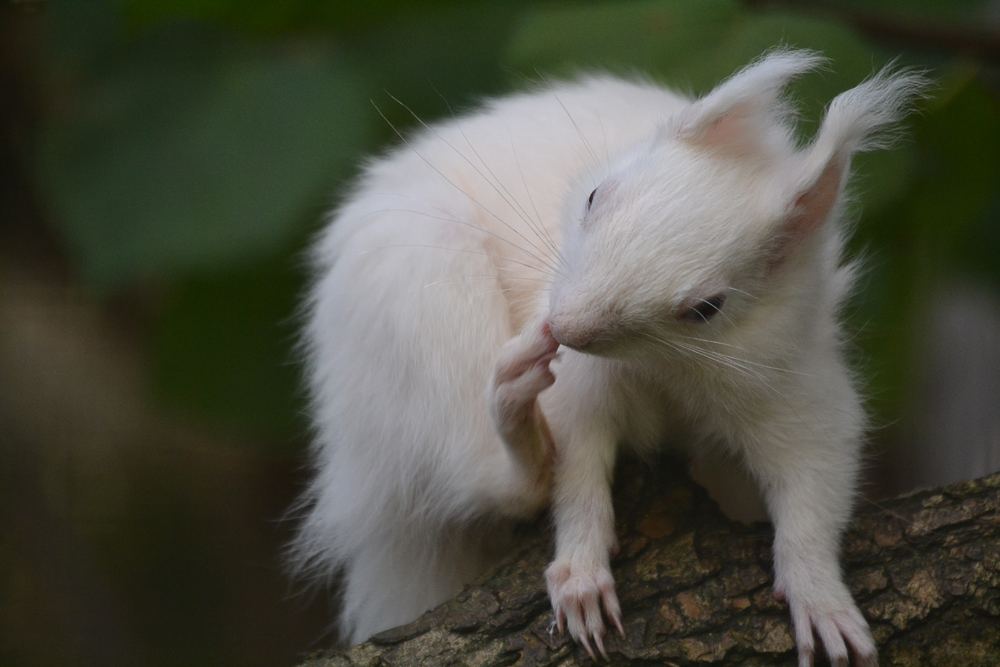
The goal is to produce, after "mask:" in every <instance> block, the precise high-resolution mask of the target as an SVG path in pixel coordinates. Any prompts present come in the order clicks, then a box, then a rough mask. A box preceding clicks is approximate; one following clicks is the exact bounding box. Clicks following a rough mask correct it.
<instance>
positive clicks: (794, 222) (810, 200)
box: [771, 68, 930, 267]
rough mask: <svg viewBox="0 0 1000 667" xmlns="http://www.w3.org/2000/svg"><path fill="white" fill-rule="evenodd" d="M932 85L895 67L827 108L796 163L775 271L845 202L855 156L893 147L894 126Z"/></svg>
mask: <svg viewBox="0 0 1000 667" xmlns="http://www.w3.org/2000/svg"><path fill="white" fill-rule="evenodd" d="M929 85H930V82H929V81H928V80H927V79H925V78H924V77H922V76H921V75H919V74H918V73H915V72H913V71H908V70H902V71H899V72H896V73H893V72H891V71H890V69H889V68H886V69H883V70H882V71H881V72H879V73H878V74H876V75H875V76H873V77H872V78H870V79H868V80H867V81H865V82H864V83H862V84H861V85H859V86H857V87H855V88H852V89H851V90H848V91H846V92H843V93H841V94H840V95H838V96H837V97H836V98H834V100H833V102H831V103H830V107H829V108H828V109H827V112H826V116H825V117H824V118H823V124H822V125H821V126H820V129H819V132H818V133H817V135H816V138H815V140H813V142H812V144H811V145H810V146H809V147H808V148H806V149H805V150H803V151H802V152H800V153H799V154H798V156H797V158H796V159H795V160H794V164H793V165H790V166H793V171H794V172H796V173H797V174H800V175H801V176H799V177H798V178H795V179H794V182H793V184H792V185H791V187H790V189H789V191H790V192H791V194H790V195H789V196H788V197H787V199H786V201H787V202H788V203H787V204H786V209H785V215H784V216H783V218H782V221H781V226H780V228H779V231H778V235H777V236H778V243H777V244H776V245H777V247H776V250H775V252H774V254H773V256H772V260H771V264H772V267H773V266H775V265H777V264H780V263H781V262H782V261H783V260H784V258H785V257H787V256H788V254H789V253H790V252H791V251H792V250H793V249H794V248H796V247H797V246H799V245H800V244H802V243H803V242H804V241H805V240H806V239H808V238H809V237H811V236H812V235H813V234H815V233H816V232H817V231H818V230H819V229H820V228H821V227H822V226H823V224H824V222H826V221H827V220H828V219H830V218H832V217H836V216H835V215H834V214H835V212H836V209H837V208H838V205H839V203H840V201H841V199H842V193H843V188H844V183H845V182H846V180H847V175H848V172H849V171H850V164H851V157H852V156H853V155H854V154H855V153H859V152H864V151H870V150H876V149H880V148H887V147H889V146H890V145H891V144H892V138H893V137H892V135H891V133H887V132H886V130H887V129H891V127H892V126H893V124H894V123H896V121H898V120H899V119H900V118H901V117H902V115H903V114H904V113H905V112H906V111H907V110H908V108H909V107H910V106H911V105H912V103H913V101H914V100H915V99H917V98H919V97H921V96H923V95H924V94H925V91H926V89H927V87H928V86H929Z"/></svg>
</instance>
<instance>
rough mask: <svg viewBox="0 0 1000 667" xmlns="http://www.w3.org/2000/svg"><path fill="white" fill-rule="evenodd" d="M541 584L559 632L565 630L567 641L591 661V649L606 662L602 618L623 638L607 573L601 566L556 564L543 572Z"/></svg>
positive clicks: (612, 589) (617, 606) (619, 612)
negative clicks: (578, 647) (578, 648)
mask: <svg viewBox="0 0 1000 667" xmlns="http://www.w3.org/2000/svg"><path fill="white" fill-rule="evenodd" d="M545 581H546V583H547V584H548V589H549V599H550V600H551V601H552V612H553V613H554V614H555V617H556V626H557V627H558V628H559V631H560V632H562V631H563V630H564V629H567V630H569V634H570V637H572V638H573V639H574V640H575V641H576V642H578V643H579V644H581V645H583V648H584V649H586V651H587V653H588V654H589V655H590V657H591V658H594V657H595V655H594V647H596V648H597V650H598V651H599V652H600V653H601V655H603V656H604V657H605V658H606V657H607V652H606V651H605V650H604V634H605V622H604V621H605V618H607V621H608V622H609V623H610V624H611V625H613V626H614V627H616V628H617V629H618V632H620V633H621V634H622V635H623V636H624V634H625V630H624V628H623V627H622V614H621V606H620V605H619V604H618V595H617V594H616V593H615V580H614V578H613V577H612V576H611V571H610V570H609V569H608V568H607V567H606V566H603V565H596V566H591V567H579V566H574V565H573V564H572V563H571V562H569V561H566V560H557V561H556V562H554V563H552V564H551V565H550V566H549V567H548V569H547V570H545Z"/></svg>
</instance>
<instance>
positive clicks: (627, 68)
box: [0, 0, 1000, 666]
mask: <svg viewBox="0 0 1000 667" xmlns="http://www.w3.org/2000/svg"><path fill="white" fill-rule="evenodd" d="M776 44H788V45H792V46H796V47H807V48H812V49H817V50H820V51H823V52H824V53H825V54H826V55H827V56H829V57H830V59H831V64H830V68H829V70H828V71H824V72H822V73H820V74H816V75H812V76H809V77H807V78H806V79H804V80H802V81H801V82H799V83H796V84H795V86H794V90H793V94H794V96H795V97H796V99H797V100H799V101H800V102H801V108H802V111H803V114H804V118H805V119H806V122H804V124H803V133H804V135H805V136H808V135H809V134H810V133H811V132H812V131H813V130H814V129H815V127H816V120H817V119H818V118H819V116H820V113H821V111H822V109H823V107H824V105H825V104H826V103H828V102H829V100H830V99H831V98H832V97H833V96H834V95H835V94H836V93H838V92H840V91H842V90H844V89H846V88H849V87H851V86H853V85H855V84H857V83H858V82H860V81H861V80H862V79H864V78H865V77H866V76H867V75H869V74H870V73H871V72H872V71H873V70H874V69H875V68H877V67H879V66H881V65H882V64H884V63H886V62H888V61H889V60H892V59H894V58H898V62H899V63H900V64H902V65H914V66H917V67H921V68H926V69H928V70H929V71H930V73H931V75H932V76H933V77H934V78H935V79H936V81H937V83H938V85H937V88H936V89H935V91H934V94H933V97H932V98H931V99H929V100H927V101H926V102H924V103H922V104H921V105H920V110H919V113H918V114H917V115H915V116H914V117H912V118H911V119H910V120H909V122H908V124H907V133H906V138H905V139H904V140H902V141H901V142H900V143H899V144H898V146H897V147H896V148H895V149H894V150H892V151H888V152H884V153H879V154H874V155H866V156H862V157H861V158H859V159H858V160H857V164H856V173H857V181H856V183H857V187H856V188H854V190H853V193H854V195H855V198H856V200H857V203H858V207H857V210H858V211H860V215H859V217H858V225H857V231H856V233H855V235H854V238H853V241H852V249H853V251H854V252H860V253H864V254H865V255H866V256H867V258H868V262H867V263H868V267H869V269H868V272H867V273H866V275H865V278H864V280H863V284H862V286H861V289H860V290H859V293H858V295H857V297H856V298H855V299H854V300H853V301H852V303H851V305H850V308H849V312H848V316H849V318H850V322H851V332H852V348H853V350H854V353H855V355H856V357H857V362H858V366H859V368H860V369H861V371H862V373H863V375H864V376H865V378H866V380H867V382H868V386H869V388H870V390H869V396H870V403H871V406H872V411H873V414H874V415H875V421H876V424H877V428H876V429H875V431H874V432H873V434H872V443H871V451H872V460H871V466H870V468H871V470H870V481H869V486H868V487H867V488H866V494H867V495H868V496H869V497H872V498H874V497H877V496H880V495H885V494H889V493H894V492H898V491H900V490H903V489H906V488H910V487H912V486H914V485H917V484H931V483H943V482H947V481H952V480H953V479H958V478H961V477H963V476H972V475H980V474H984V473H986V472H989V471H991V470H995V469H997V468H1000V445H998V442H1000V435H998V434H1000V426H998V419H1000V379H997V378H1000V305H998V303H1000V301H998V295H1000V293H998V289H1000V76H998V63H1000V2H997V1H996V0H991V1H989V2H984V1H979V0H977V1H972V0H970V1H966V2H957V1H955V0H919V1H913V0H911V1H905V2H904V1H903V0H885V1H879V2H863V1H862V0H853V1H848V0H837V1H830V2H806V1H799V2H795V1H789V2H760V1H759V2H737V1H735V0H732V1H729V0H672V1H671V0H642V1H629V2H604V3H601V2H570V1H565V2H541V1H538V2H533V1H528V0H524V1H515V2H500V1H496V2H486V1H484V2H457V1H454V0H451V1H449V0H422V1H417V2H407V1H404V0H370V1H368V2H356V3H346V2H324V1H322V0H285V1H281V2H279V1H277V0H274V1H268V0H241V1H237V0H115V1H112V0H92V1H84V0H76V1H73V0H48V1H46V0H20V1H15V0H8V1H7V2H5V3H4V4H3V5H0V664H2V665H62V666H65V665H138V664H142V665H200V664H204V665H282V664H284V665H290V664H293V663H294V662H295V661H296V660H297V659H298V657H299V656H300V655H301V654H302V653H303V652H305V651H308V650H314V649H318V648H322V647H324V646H326V645H327V644H328V643H329V641H330V638H329V635H328V634H326V632H325V626H326V624H327V622H328V620H329V616H330V614H329V610H328V606H327V604H326V601H325V600H310V599H307V598H302V597H300V596H299V597H296V596H295V595H294V588H293V587H292V586H291V585H290V583H289V582H288V581H287V580H286V579H285V578H284V577H283V576H282V574H281V564H280V548H281V545H282V544H283V543H284V542H285V541H286V540H287V539H288V537H289V535H290V524H289V523H288V522H283V521H282V520H281V519H282V515H283V512H284V511H285V509H286V508H287V506H288V505H289V503H290V502H291V501H292V499H293V497H294V495H295V493H296V491H297V489H298V488H300V485H301V483H302V481H303V479H304V478H305V475H306V471H304V470H303V467H302V466H303V464H304V461H305V457H304V451H305V446H306V443H307V440H308V427H307V422H306V420H305V418H304V417H303V414H302V407H303V399H302V393H301V389H300V388H299V381H298V371H297V368H296V363H295V354H294V349H293V348H294V341H295V335H296V316H295V310H296V304H297V301H298V299H299V298H300V296H301V293H302V287H303V284H304V271H303V259H302V257H303V250H304V248H305V247H306V245H307V243H308V239H309V238H310V236H311V234H313V233H314V232H315V231H316V230H317V229H318V227H319V225H320V221H321V219H322V216H323V214H324V212H325V211H327V210H328V209H329V208H330V207H331V206H332V205H333V204H334V203H335V202H336V201H337V196H338V193H340V192H343V190H344V187H345V183H347V182H349V180H350V178H351V177H352V175H353V174H355V173H356V171H357V168H358V164H359V161H360V160H361V159H362V158H363V157H364V156H365V155H366V154H370V153H372V152H375V151H378V150H379V149H380V148H381V147H383V146H385V145H387V144H389V143H391V142H392V141H393V132H392V129H391V128H390V127H389V126H388V124H387V123H386V121H385V120H383V119H382V117H381V116H380V115H379V112H378V111H377V110H376V108H375V106H376V105H377V107H378V109H380V110H381V111H382V112H383V113H384V114H385V115H386V116H387V118H388V120H390V121H391V122H392V123H393V124H395V125H396V126H397V127H400V128H409V129H412V128H413V126H414V124H415V123H414V120H413V118H412V117H411V116H410V114H409V112H408V111H406V110H405V109H403V108H402V107H401V106H400V105H399V104H397V103H395V102H394V101H393V100H392V97H391V96H394V97H396V98H398V99H399V100H401V101H403V102H405V104H407V105H408V106H409V107H410V108H411V109H413V110H414V111H415V112H416V114H417V115H419V116H420V117H421V118H422V119H424V120H427V121H430V120H433V119H436V118H439V117H442V116H447V115H448V114H450V111H449V106H450V107H453V108H455V109H459V110H460V109H466V108H470V107H472V106H474V105H475V104H476V102H477V100H479V99H481V98H482V97H484V96H486V95H492V94H500V93H503V92H505V91H510V90H515V89H518V88H520V87H524V86H525V85H526V84H527V82H529V81H534V80H537V79H538V78H539V76H540V73H541V74H544V75H545V76H547V77H549V76H551V77H557V76H564V75H572V74H573V73H574V72H578V71H580V70H585V69H597V68H599V69H607V70H611V71H614V72H619V73H623V74H630V73H644V74H648V75H650V76H652V77H653V78H654V79H656V80H658V81H662V82H664V83H668V84H670V85H673V86H676V87H678V88H680V89H683V90H685V91H690V92H692V93H700V92H704V91H707V90H708V89H709V88H710V87H711V86H712V85H714V84H715V83H717V82H718V81H719V80H721V79H722V78H724V77H725V76H727V75H728V74H730V73H732V72H733V71H734V70H735V69H737V68H738V67H740V66H742V65H744V64H746V63H747V62H748V61H749V60H751V59H752V58H754V57H756V56H758V55H759V54H760V53H761V52H763V51H764V50H766V49H768V48H769V47H772V46H774V45H776ZM390 95H391V96H390ZM404 131H405V130H404Z"/></svg>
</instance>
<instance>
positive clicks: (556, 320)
mask: <svg viewBox="0 0 1000 667" xmlns="http://www.w3.org/2000/svg"><path fill="white" fill-rule="evenodd" d="M549 331H550V332H551V333H552V337H553V338H555V339H556V340H557V341H558V342H559V344H560V345H565V346H566V347H571V348H574V349H576V350H580V349H583V348H584V347H586V346H587V344H589V343H590V342H592V341H593V340H594V338H595V337H596V333H595V332H594V331H593V330H591V329H588V328H586V327H582V326H580V325H575V326H574V324H573V323H572V321H571V320H570V318H567V317H559V316H553V317H551V318H550V319H549Z"/></svg>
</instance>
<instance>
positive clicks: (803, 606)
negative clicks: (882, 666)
mask: <svg viewBox="0 0 1000 667" xmlns="http://www.w3.org/2000/svg"><path fill="white" fill-rule="evenodd" d="M788 588H789V587H788V586H785V585H782V584H781V583H776V584H775V587H774V594H775V597H776V598H778V599H787V601H788V607H789V610H790V611H791V616H792V625H793V626H794V628H795V643H796V645H797V646H798V654H799V667H812V665H813V663H814V658H815V653H816V648H815V640H814V635H813V632H814V631H815V634H816V636H818V637H819V638H820V640H821V641H822V642H823V648H824V649H825V650H826V655H827V658H828V659H829V661H830V664H831V665H833V666H834V667H848V665H850V664H851V660H850V655H849V654H848V649H850V651H851V652H853V654H854V658H855V660H854V665H855V666H856V667H876V666H877V665H878V651H877V650H876V647H875V640H874V639H872V633H871V630H870V629H869V627H868V622H867V621H865V619H864V617H863V616H862V615H861V612H860V611H859V610H858V608H857V606H856V605H855V604H854V601H853V600H852V599H851V596H850V593H849V592H848V591H847V588H846V587H845V586H843V584H841V585H840V586H839V587H837V588H838V589H837V590H835V591H830V592H829V594H827V595H817V591H816V590H815V589H814V590H812V591H810V592H809V593H807V594H805V595H797V594H796V591H795V589H794V587H792V590H788Z"/></svg>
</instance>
